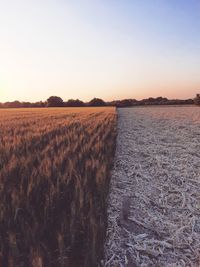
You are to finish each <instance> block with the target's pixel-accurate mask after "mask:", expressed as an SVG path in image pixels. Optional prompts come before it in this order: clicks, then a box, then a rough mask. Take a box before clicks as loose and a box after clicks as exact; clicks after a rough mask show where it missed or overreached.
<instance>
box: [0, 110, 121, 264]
mask: <svg viewBox="0 0 200 267" xmlns="http://www.w3.org/2000/svg"><path fill="white" fill-rule="evenodd" d="M115 139H116V112H115V109H114V108H52V109H45V108H44V109H10V110H0V266H9V267H16V266H21V267H22V266H23V267H27V266H33V267H42V266H97V265H98V263H99V261H100V260H101V259H102V257H103V243H104V238H105V229H106V199H107V194H108V188H109V171H110V168H111V166H112V161H113V155H114V150H115Z"/></svg>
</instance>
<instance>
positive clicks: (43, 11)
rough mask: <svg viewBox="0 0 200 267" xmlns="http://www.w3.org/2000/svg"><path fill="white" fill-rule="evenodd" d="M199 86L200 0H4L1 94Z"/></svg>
mask: <svg viewBox="0 0 200 267" xmlns="http://www.w3.org/2000/svg"><path fill="white" fill-rule="evenodd" d="M197 92H199V93H200V0H88V1H86V0H79V1H77V0H54V1H53V0H6V1H5V0H0V102H5V101H13V100H20V101H22V100H23V101H38V100H46V99H47V98H48V97H49V96H50V95H58V96H60V97H62V98H63V99H64V100H67V99H69V98H80V99H82V100H84V101H87V100H90V99H91V98H93V97H100V98H103V99H105V100H111V99H123V98H137V99H141V98H146V97H150V96H153V97H155V96H166V97H168V98H190V97H194V95H195V94H196V93H197Z"/></svg>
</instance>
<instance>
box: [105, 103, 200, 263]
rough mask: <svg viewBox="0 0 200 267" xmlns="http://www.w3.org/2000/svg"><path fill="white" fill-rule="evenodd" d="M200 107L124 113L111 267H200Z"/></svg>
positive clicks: (114, 186)
mask: <svg viewBox="0 0 200 267" xmlns="http://www.w3.org/2000/svg"><path fill="white" fill-rule="evenodd" d="M199 151H200V108H199V107H195V106H177V107H176V106H175V107H170V106H161V107H138V108H126V109H119V110H118V137H117V149H116V158H115V165H114V169H113V172H112V178H111V188H110V201H109V203H110V204H109V227H108V238H107V242H106V246H105V248H106V261H105V262H106V263H105V266H106V267H121V266H126V267H133V266H134V267H155V266H156V267H198V266H200V241H199V240H200V153H199Z"/></svg>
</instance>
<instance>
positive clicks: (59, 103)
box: [47, 96, 63, 107]
mask: <svg viewBox="0 0 200 267" xmlns="http://www.w3.org/2000/svg"><path fill="white" fill-rule="evenodd" d="M47 106H48V107H63V100H62V98H61V97H59V96H50V97H49V98H48V99H47Z"/></svg>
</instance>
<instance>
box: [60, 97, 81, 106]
mask: <svg viewBox="0 0 200 267" xmlns="http://www.w3.org/2000/svg"><path fill="white" fill-rule="evenodd" d="M64 106H65V107H84V106H85V104H84V102H83V101H81V100H79V99H76V100H74V99H69V100H68V101H67V102H65V103H64Z"/></svg>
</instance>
